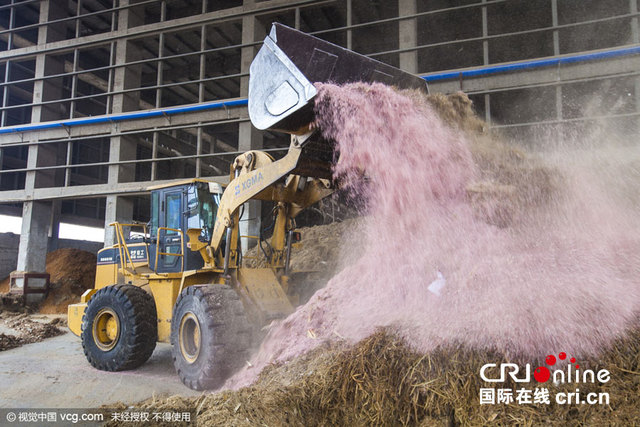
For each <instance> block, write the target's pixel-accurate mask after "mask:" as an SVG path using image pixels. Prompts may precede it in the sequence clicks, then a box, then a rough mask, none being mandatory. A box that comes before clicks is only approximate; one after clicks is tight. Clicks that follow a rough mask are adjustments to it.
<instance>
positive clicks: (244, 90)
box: [238, 0, 268, 250]
mask: <svg viewBox="0 0 640 427" xmlns="http://www.w3.org/2000/svg"><path fill="white" fill-rule="evenodd" d="M253 3H255V0H244V2H243V4H245V5H248V4H253ZM267 31H268V29H265V28H264V26H263V25H262V24H261V23H260V22H259V21H258V20H257V19H256V18H255V17H253V16H246V17H244V18H242V43H243V44H245V43H252V42H254V41H259V40H263V39H264V37H265V35H266V34H267ZM258 47H259V46H249V47H243V48H242V51H241V61H242V63H241V72H242V73H248V72H249V67H250V66H251V61H253V58H254V57H255V55H256V53H257V52H258ZM248 93H249V78H248V77H242V79H241V81H240V96H245V97H246V96H247V95H248ZM262 143H263V141H262V133H261V132H260V131H258V130H257V129H256V128H254V127H253V126H252V125H251V122H248V121H247V122H241V123H240V124H239V132H238V151H249V150H260V149H261V148H262ZM261 214H262V204H261V203H260V202H259V201H257V200H252V201H250V202H247V203H245V205H244V214H243V215H242V218H241V219H240V235H242V236H258V235H259V234H260V227H261V216H262V215H261ZM256 243H257V241H256V240H255V239H242V247H243V248H244V249H245V250H246V249H247V248H249V247H252V246H255V245H256Z"/></svg>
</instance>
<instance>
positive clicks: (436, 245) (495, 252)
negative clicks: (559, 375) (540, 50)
mask: <svg viewBox="0 0 640 427" xmlns="http://www.w3.org/2000/svg"><path fill="white" fill-rule="evenodd" d="M315 110H316V111H315V112H316V118H317V119H316V125H317V127H318V128H319V129H320V130H321V131H322V133H323V136H324V137H325V138H328V139H331V140H334V141H336V144H337V150H338V151H339V153H340V159H339V162H338V164H337V165H336V167H335V175H336V176H339V177H340V178H341V179H342V180H343V182H344V183H345V185H346V186H347V187H348V188H350V189H351V190H352V191H353V192H354V194H359V195H360V196H361V197H362V198H363V199H364V201H365V202H366V203H365V204H366V206H367V215H366V219H365V225H364V234H359V235H358V236H359V238H361V239H364V241H365V244H364V245H361V247H362V248H364V249H363V252H362V253H361V256H360V258H359V259H358V261H357V262H355V264H352V265H350V266H348V267H347V268H345V269H343V270H342V271H341V272H340V273H338V274H337V275H336V276H335V277H333V278H332V279H331V280H330V281H329V282H328V283H327V285H326V287H324V288H323V289H321V290H319V291H318V292H317V293H316V294H315V295H314V296H313V297H312V298H311V299H310V300H309V301H308V303H307V304H305V305H303V306H301V307H299V308H298V309H297V310H296V311H295V312H294V313H293V314H291V315H290V316H289V317H288V318H286V319H284V320H282V321H280V322H278V323H276V324H274V325H272V328H271V330H270V332H269V333H268V336H267V337H266V339H265V341H264V342H263V344H262V346H261V348H260V350H259V352H258V353H257V354H256V355H255V357H254V359H253V360H252V365H253V366H252V367H251V368H247V369H245V370H243V371H241V372H240V373H238V374H237V375H236V376H235V377H234V378H232V379H231V380H230V381H229V382H228V384H227V386H230V387H234V388H235V387H239V386H243V385H248V384H250V383H251V382H253V381H254V380H255V378H256V377H257V375H258V374H259V372H260V371H261V369H262V368H263V367H264V366H266V365H267V364H269V363H271V362H274V361H286V360H289V359H291V358H294V357H296V356H298V355H301V354H304V353H305V352H307V351H309V350H311V349H313V348H315V347H317V346H318V345H320V344H321V343H323V342H326V341H328V340H337V339H346V340H347V341H348V342H357V341H359V340H361V339H363V338H366V337H367V336H368V335H370V334H371V333H372V332H373V331H374V330H375V329H376V328H377V327H380V326H390V327H394V328H395V329H396V330H397V331H398V332H399V333H400V334H401V335H403V336H404V337H405V338H406V340H407V342H408V343H410V345H412V346H413V347H414V348H415V349H417V350H419V351H423V352H428V351H430V350H432V349H433V348H435V347H436V346H439V345H446V344H461V345H466V346H469V347H474V348H478V349H489V348H492V349H497V350H499V351H501V352H503V353H504V354H505V355H506V356H507V357H511V358H513V357H515V358H522V357H524V358H535V359H540V358H543V357H544V355H546V354H555V353H558V352H560V351H564V352H566V353H570V354H572V355H574V356H580V357H582V356H585V355H590V354H595V353H597V352H598V351H599V350H600V349H602V348H603V346H606V345H608V344H610V343H611V341H612V340H613V339H615V338H616V337H619V336H620V335H621V334H623V333H624V331H625V330H626V329H627V328H628V327H629V326H630V324H631V322H633V321H634V319H636V318H637V317H636V316H637V315H638V313H639V311H640V286H639V277H640V275H639V272H640V251H639V250H638V249H639V248H640V246H639V245H638V242H639V241H640V239H639V238H638V237H639V236H638V234H639V230H640V228H639V227H638V220H637V219H636V218H635V215H633V214H632V212H626V211H624V210H623V209H621V208H620V207H619V206H617V205H616V204H615V203H612V202H611V201H610V200H609V199H608V195H607V192H606V189H603V188H599V186H598V185H597V183H594V182H593V180H592V178H591V177H590V175H589V173H588V171H581V170H580V168H575V170H572V169H571V168H570V167H569V166H567V168H566V169H567V170H566V171H563V172H564V173H565V175H566V182H567V184H566V185H567V186H568V188H567V190H566V192H565V193H566V194H565V195H564V196H563V197H564V199H563V201H562V203H553V204H551V205H553V206H554V207H553V208H549V209H550V211H549V212H546V213H544V214H540V213H531V218H528V219H527V221H524V223H525V225H522V226H520V227H517V228H515V229H514V228H498V227H495V226H492V225H489V224H487V223H486V222H485V221H482V220H481V219H479V218H477V217H476V216H474V213H473V210H472V208H471V206H470V204H469V201H468V200H467V197H466V193H465V188H466V186H467V185H468V184H469V183H470V182H471V181H472V180H473V179H474V176H475V174H476V172H475V171H474V163H473V161H472V157H471V154H470V151H469V148H468V147H469V146H468V142H467V141H466V140H465V137H464V135H463V133H462V132H459V131H456V130H454V129H451V128H450V127H448V126H447V125H445V124H444V123H443V122H442V121H441V120H440V119H439V118H438V116H437V114H436V113H435V112H434V111H433V110H432V108H431V107H430V106H429V105H428V104H427V103H421V102H416V101H415V100H411V99H409V98H407V97H405V96H403V95H402V94H400V93H398V92H396V91H394V90H393V89H391V88H389V87H387V86H384V85H381V84H371V85H369V84H362V83H356V84H349V85H346V86H343V87H338V86H335V85H332V84H319V85H318V95H317V98H316V101H315ZM363 170H364V171H366V174H367V176H369V177H370V178H371V181H372V182H371V183H369V184H368V185H363V180H362V171H363ZM551 210H553V211H551ZM438 273H440V282H439V283H440V286H441V288H440V289H439V290H438V289H437V287H436V288H433V289H435V291H430V290H429V289H428V288H429V286H430V284H432V283H433V282H434V281H437V280H438V277H439V275H438Z"/></svg>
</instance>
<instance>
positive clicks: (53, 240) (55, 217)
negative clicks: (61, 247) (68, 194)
mask: <svg viewBox="0 0 640 427" xmlns="http://www.w3.org/2000/svg"><path fill="white" fill-rule="evenodd" d="M61 208H62V202H61V201H60V200H55V201H54V202H52V209H51V218H50V220H49V221H50V222H49V245H48V248H49V249H48V250H49V252H51V251H55V250H56V249H58V241H59V239H60V213H61Z"/></svg>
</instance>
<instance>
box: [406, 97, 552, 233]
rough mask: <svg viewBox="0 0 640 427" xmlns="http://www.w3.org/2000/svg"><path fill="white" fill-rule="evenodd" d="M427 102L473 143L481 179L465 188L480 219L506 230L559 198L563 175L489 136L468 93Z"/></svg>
mask: <svg viewBox="0 0 640 427" xmlns="http://www.w3.org/2000/svg"><path fill="white" fill-rule="evenodd" d="M411 96H412V97H415V96H416V95H415V94H411ZM427 101H428V102H429V104H430V105H431V106H432V107H433V108H434V109H435V110H436V112H437V113H438V115H439V116H440V117H441V118H442V119H443V120H444V121H445V122H446V123H448V124H449V125H451V126H453V127H455V128H458V129H460V130H461V131H463V132H464V133H465V134H466V135H467V138H468V139H469V140H470V144H471V145H470V149H471V154H472V156H473V160H474V162H475V164H476V166H477V168H478V172H479V176H478V178H477V180H476V182H473V183H471V184H470V185H469V186H468V187H467V195H468V197H469V200H470V202H471V205H472V206H473V208H474V210H475V212H476V214H477V215H478V217H480V218H483V219H484V220H485V221H486V222H488V223H490V224H493V225H496V226H498V227H508V226H510V225H512V224H514V223H517V222H518V221H519V220H520V219H521V217H522V216H523V214H524V213H526V212H528V211H529V210H531V209H535V208H536V207H539V206H544V205H546V204H548V203H549V202H550V200H551V199H552V197H553V196H554V195H556V194H558V192H559V190H560V189H561V188H562V180H563V177H562V176H561V174H560V172H559V171H558V170H556V169H555V168H552V167H550V166H548V165H545V164H544V163H543V162H542V160H541V159H540V158H538V157H536V156H535V155H533V154H531V153H527V152H525V151H524V150H523V149H521V148H519V147H517V146H515V145H514V144H510V143H507V142H505V141H504V140H503V139H502V138H501V136H500V134H499V133H497V132H495V131H494V132H491V134H489V133H487V126H486V123H485V122H484V121H482V120H481V119H480V118H478V116H477V115H476V114H475V112H474V111H473V103H472V102H471V100H470V99H469V97H467V95H465V94H464V93H462V92H458V93H454V94H450V95H443V94H431V95H428V96H427Z"/></svg>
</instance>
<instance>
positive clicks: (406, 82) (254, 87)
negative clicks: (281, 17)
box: [249, 23, 427, 134]
mask: <svg viewBox="0 0 640 427" xmlns="http://www.w3.org/2000/svg"><path fill="white" fill-rule="evenodd" d="M376 81H377V82H381V83H385V84H388V85H390V86H397V87H399V88H402V89H410V88H414V89H421V90H424V91H425V92H426V91H427V84H426V82H425V81H424V80H423V79H421V78H420V77H417V76H414V75H413V74H410V73H407V72H404V71H402V70H399V69H397V68H395V67H392V66H390V65H387V64H384V63H382V62H380V61H376V60H374V59H371V58H368V57H366V56H363V55H360V54H358V53H355V52H353V51H350V50H348V49H345V48H342V47H340V46H337V45H335V44H332V43H329V42H326V41H324V40H321V39H318V38H316V37H313V36H310V35H308V34H305V33H302V32H300V31H297V30H294V29H293V28H289V27H287V26H285V25H282V24H277V23H276V24H273V26H272V27H271V32H270V33H269V35H268V36H267V37H266V38H265V39H264V45H263V46H262V48H261V49H260V51H259V52H258V54H257V55H256V57H255V58H254V60H253V62H252V63H251V68H250V69H249V117H250V118H251V122H252V123H253V125H254V126H255V127H256V128H258V129H261V130H266V129H269V130H277V131H282V132H286V133H291V134H299V133H305V132H306V131H307V130H308V125H309V123H311V122H312V121H313V99H314V97H315V95H316V88H315V87H314V86H313V84H314V83H317V82H322V83H326V82H331V83H335V84H344V83H351V82H376Z"/></svg>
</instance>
